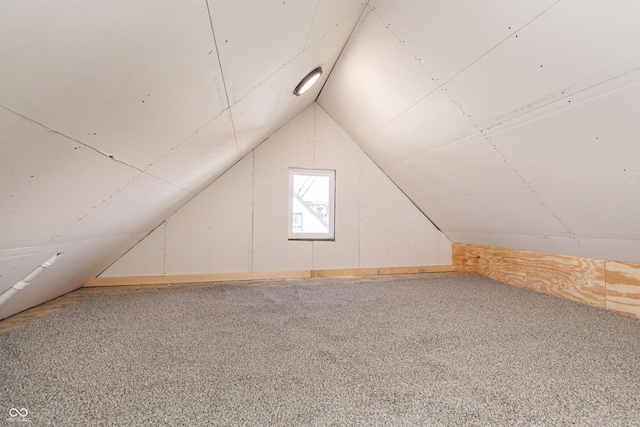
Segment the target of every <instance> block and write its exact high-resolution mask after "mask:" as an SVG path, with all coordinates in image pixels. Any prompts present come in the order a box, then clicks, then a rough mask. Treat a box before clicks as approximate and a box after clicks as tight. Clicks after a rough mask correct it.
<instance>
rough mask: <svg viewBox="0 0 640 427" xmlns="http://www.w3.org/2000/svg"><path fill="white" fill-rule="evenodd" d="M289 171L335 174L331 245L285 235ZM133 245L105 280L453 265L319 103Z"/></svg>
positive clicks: (430, 229)
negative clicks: (160, 258)
mask: <svg viewBox="0 0 640 427" xmlns="http://www.w3.org/2000/svg"><path fill="white" fill-rule="evenodd" d="M290 167H298V168H318V169H335V170H336V239H335V241H329V242H327V241H315V242H311V241H289V240H288V238H287V223H288V222H287V212H288V195H287V192H288V177H289V168H290ZM161 233H163V234H164V236H160V235H159V234H161ZM138 246H139V247H141V248H142V247H144V248H145V249H144V250H138V249H137V247H136V248H134V249H132V250H131V251H129V252H128V253H127V254H125V255H124V256H123V257H122V258H121V259H120V260H118V261H117V262H116V263H115V264H113V265H112V266H111V267H110V268H109V269H107V270H106V271H105V272H104V273H103V274H102V277H114V276H132V275H162V274H168V275H172V274H198V273H202V274H204V273H220V272H251V271H256V272H258V271H291V270H308V269H330V268H357V267H387V266H411V265H446V264H450V263H451V243H450V242H449V240H448V239H447V238H446V237H444V235H443V234H442V233H440V232H439V231H438V230H437V229H436V228H435V227H434V226H433V225H432V224H431V222H430V221H429V219H428V218H426V217H425V216H424V215H423V214H422V213H421V212H420V211H419V210H418V209H417V208H416V207H415V206H414V205H413V203H412V202H411V201H410V200H409V199H407V197H406V196H405V195H404V194H403V193H402V192H401V191H400V190H399V189H398V188H397V187H396V186H395V185H394V184H393V183H392V182H391V181H390V180H389V179H388V178H387V177H386V176H385V175H384V173H383V172H382V171H381V170H380V169H379V168H378V167H377V166H376V165H375V164H374V163H373V162H372V161H371V160H370V159H369V158H368V157H367V156H366V155H364V153H363V152H362V150H360V148H359V147H358V146H357V145H356V144H355V143H354V142H353V141H352V140H351V138H350V137H349V136H348V135H347V134H346V133H345V132H344V131H343V130H342V129H341V128H340V126H338V125H337V124H336V123H335V122H334V121H333V120H332V119H331V118H330V117H329V116H328V115H327V114H326V113H325V112H324V110H322V108H321V107H320V106H318V105H317V104H313V105H312V106H310V107H308V108H307V109H306V110H304V111H303V112H302V113H300V114H299V115H298V116H296V117H295V118H294V119H293V120H291V121H290V122H289V123H287V124H286V125H285V126H283V127H282V128H281V129H280V130H278V131H277V132H276V133H275V134H274V135H273V136H271V137H270V138H269V139H268V140H267V141H265V142H264V143H263V144H261V145H260V146H259V147H258V148H256V149H255V150H253V151H252V152H250V153H249V154H248V155H247V156H246V157H245V158H243V159H242V160H241V161H240V162H239V163H237V164H236V165H235V166H234V167H232V168H231V169H230V170H229V171H227V172H226V173H225V174H224V175H222V176H221V177H220V178H219V179H218V180H216V181H215V182H214V183H213V184H211V185H210V186H209V187H207V188H206V189H205V190H203V191H202V192H201V193H200V194H199V195H198V196H197V197H196V198H194V199H193V200H192V201H191V202H189V203H187V204H186V205H185V206H184V207H183V208H181V209H180V210H179V211H177V212H176V213H175V214H174V215H172V216H171V217H169V218H168V219H167V221H166V224H165V225H163V226H161V227H160V228H158V229H157V230H156V231H154V233H152V234H151V235H149V236H148V237H147V238H146V239H144V240H143V241H142V242H140V243H139V244H138ZM160 253H164V263H162V265H161V264H160V263H158V262H157V258H155V257H153V258H150V257H149V254H160ZM136 265H138V266H139V267H138V268H136V267H135V266H136Z"/></svg>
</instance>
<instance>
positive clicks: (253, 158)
mask: <svg viewBox="0 0 640 427" xmlns="http://www.w3.org/2000/svg"><path fill="white" fill-rule="evenodd" d="M250 154H251V245H250V246H249V251H250V252H249V271H250V272H252V271H253V254H254V244H255V239H254V234H255V217H256V215H255V205H256V199H255V192H256V150H255V149H253V150H252V151H251V153H250Z"/></svg>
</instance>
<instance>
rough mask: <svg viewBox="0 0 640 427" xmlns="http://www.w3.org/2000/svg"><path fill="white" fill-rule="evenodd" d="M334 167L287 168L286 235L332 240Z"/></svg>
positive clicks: (333, 235)
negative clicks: (287, 218)
mask: <svg viewBox="0 0 640 427" xmlns="http://www.w3.org/2000/svg"><path fill="white" fill-rule="evenodd" d="M335 177H336V172H335V171H333V170H318V169H294V168H291V169H289V233H288V234H289V239H303V240H315V239H322V240H333V238H334V237H335V233H334V210H335V203H336V202H335Z"/></svg>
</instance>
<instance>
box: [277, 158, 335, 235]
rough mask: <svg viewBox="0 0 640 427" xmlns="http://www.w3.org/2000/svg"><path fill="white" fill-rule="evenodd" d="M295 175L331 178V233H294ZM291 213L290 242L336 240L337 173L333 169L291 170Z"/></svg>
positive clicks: (289, 214)
mask: <svg viewBox="0 0 640 427" xmlns="http://www.w3.org/2000/svg"><path fill="white" fill-rule="evenodd" d="M295 175H310V176H313V175H317V176H326V177H329V224H328V225H329V231H328V232H327V233H296V232H294V231H293V177H294V176H295ZM287 197H288V198H289V211H288V218H289V219H288V236H289V240H335V235H336V233H335V213H336V171H335V170H331V169H302V168H289V192H288V193H287Z"/></svg>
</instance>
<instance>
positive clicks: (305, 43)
mask: <svg viewBox="0 0 640 427" xmlns="http://www.w3.org/2000/svg"><path fill="white" fill-rule="evenodd" d="M318 6H320V0H318V1H317V2H316V8H315V10H314V11H313V18H312V19H311V25H309V31H307V38H305V39H304V49H306V48H307V43H309V36H310V35H311V30H312V29H313V24H315V22H316V15H317V14H318Z"/></svg>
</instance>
